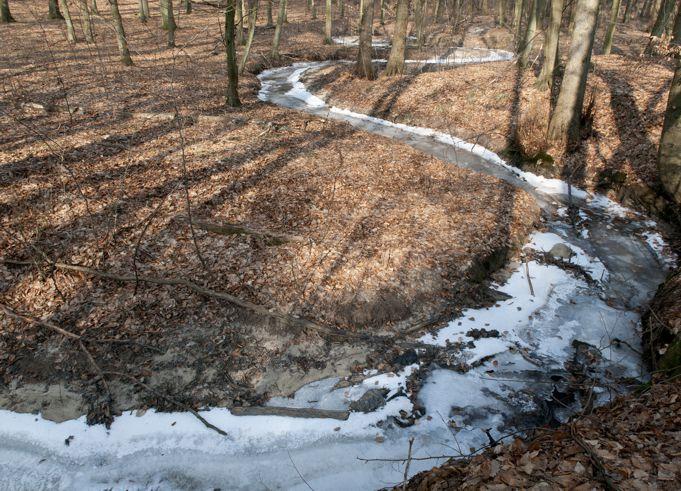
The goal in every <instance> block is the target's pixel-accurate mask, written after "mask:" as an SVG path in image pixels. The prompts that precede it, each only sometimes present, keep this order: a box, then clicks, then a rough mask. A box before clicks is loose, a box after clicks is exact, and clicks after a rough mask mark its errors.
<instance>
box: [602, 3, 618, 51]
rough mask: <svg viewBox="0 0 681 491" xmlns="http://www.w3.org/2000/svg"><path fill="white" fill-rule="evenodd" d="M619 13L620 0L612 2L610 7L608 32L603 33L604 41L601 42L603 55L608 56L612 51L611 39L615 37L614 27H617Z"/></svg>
mask: <svg viewBox="0 0 681 491" xmlns="http://www.w3.org/2000/svg"><path fill="white" fill-rule="evenodd" d="M619 13H620V0H612V6H611V7H610V23H609V24H608V30H607V31H606V33H605V39H604V40H603V54H604V55H609V54H610V51H611V50H612V38H613V37H614V35H615V27H616V26H617V19H618V18H619Z"/></svg>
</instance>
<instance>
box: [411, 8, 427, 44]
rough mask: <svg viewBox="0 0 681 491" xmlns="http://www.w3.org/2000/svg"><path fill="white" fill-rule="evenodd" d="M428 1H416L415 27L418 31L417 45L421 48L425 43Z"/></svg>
mask: <svg viewBox="0 0 681 491" xmlns="http://www.w3.org/2000/svg"><path fill="white" fill-rule="evenodd" d="M425 23H426V0H415V4H414V26H415V30H416V44H417V45H418V47H419V48H421V47H423V43H424V42H425Z"/></svg>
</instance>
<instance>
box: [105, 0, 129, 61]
mask: <svg viewBox="0 0 681 491" xmlns="http://www.w3.org/2000/svg"><path fill="white" fill-rule="evenodd" d="M109 7H110V8H111V19H112V20H113V24H114V29H115V30H116V40H117V41H118V52H119V53H120V55H121V63H123V64H124V65H126V66H130V65H132V58H130V50H129V49H128V40H127V39H126V37H125V29H124V28H123V19H122V18H121V12H120V11H119V10H118V0H109Z"/></svg>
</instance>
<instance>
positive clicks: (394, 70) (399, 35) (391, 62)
mask: <svg viewBox="0 0 681 491" xmlns="http://www.w3.org/2000/svg"><path fill="white" fill-rule="evenodd" d="M408 23H409V0H397V12H396V14H395V32H394V34H393V39H392V48H390V57H389V58H388V65H387V66H386V67H385V75H387V76H389V77H390V76H393V75H399V74H402V73H404V54H405V51H406V49H407V27H408Z"/></svg>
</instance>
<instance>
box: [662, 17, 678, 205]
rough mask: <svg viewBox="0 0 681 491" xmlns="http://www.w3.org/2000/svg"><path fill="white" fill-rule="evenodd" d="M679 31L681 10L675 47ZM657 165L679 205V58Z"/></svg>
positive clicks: (670, 89)
mask: <svg viewBox="0 0 681 491" xmlns="http://www.w3.org/2000/svg"><path fill="white" fill-rule="evenodd" d="M679 29H681V9H679V12H678V13H677V14H676V21H675V22H674V34H675V37H674V38H673V41H672V42H674V43H675V44H677V45H681V39H679V37H678V34H679ZM657 165H658V171H659V173H660V181H661V182H662V185H663V186H664V189H665V190H666V191H667V192H668V193H669V194H670V196H671V197H672V198H673V199H674V201H676V203H677V204H681V57H678V56H677V59H676V70H675V72H674V78H673V79H672V85H671V87H670V88H669V99H667V110H666V112H665V115H664V125H663V126H662V136H661V138H660V148H659V153H658V164H657Z"/></svg>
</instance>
